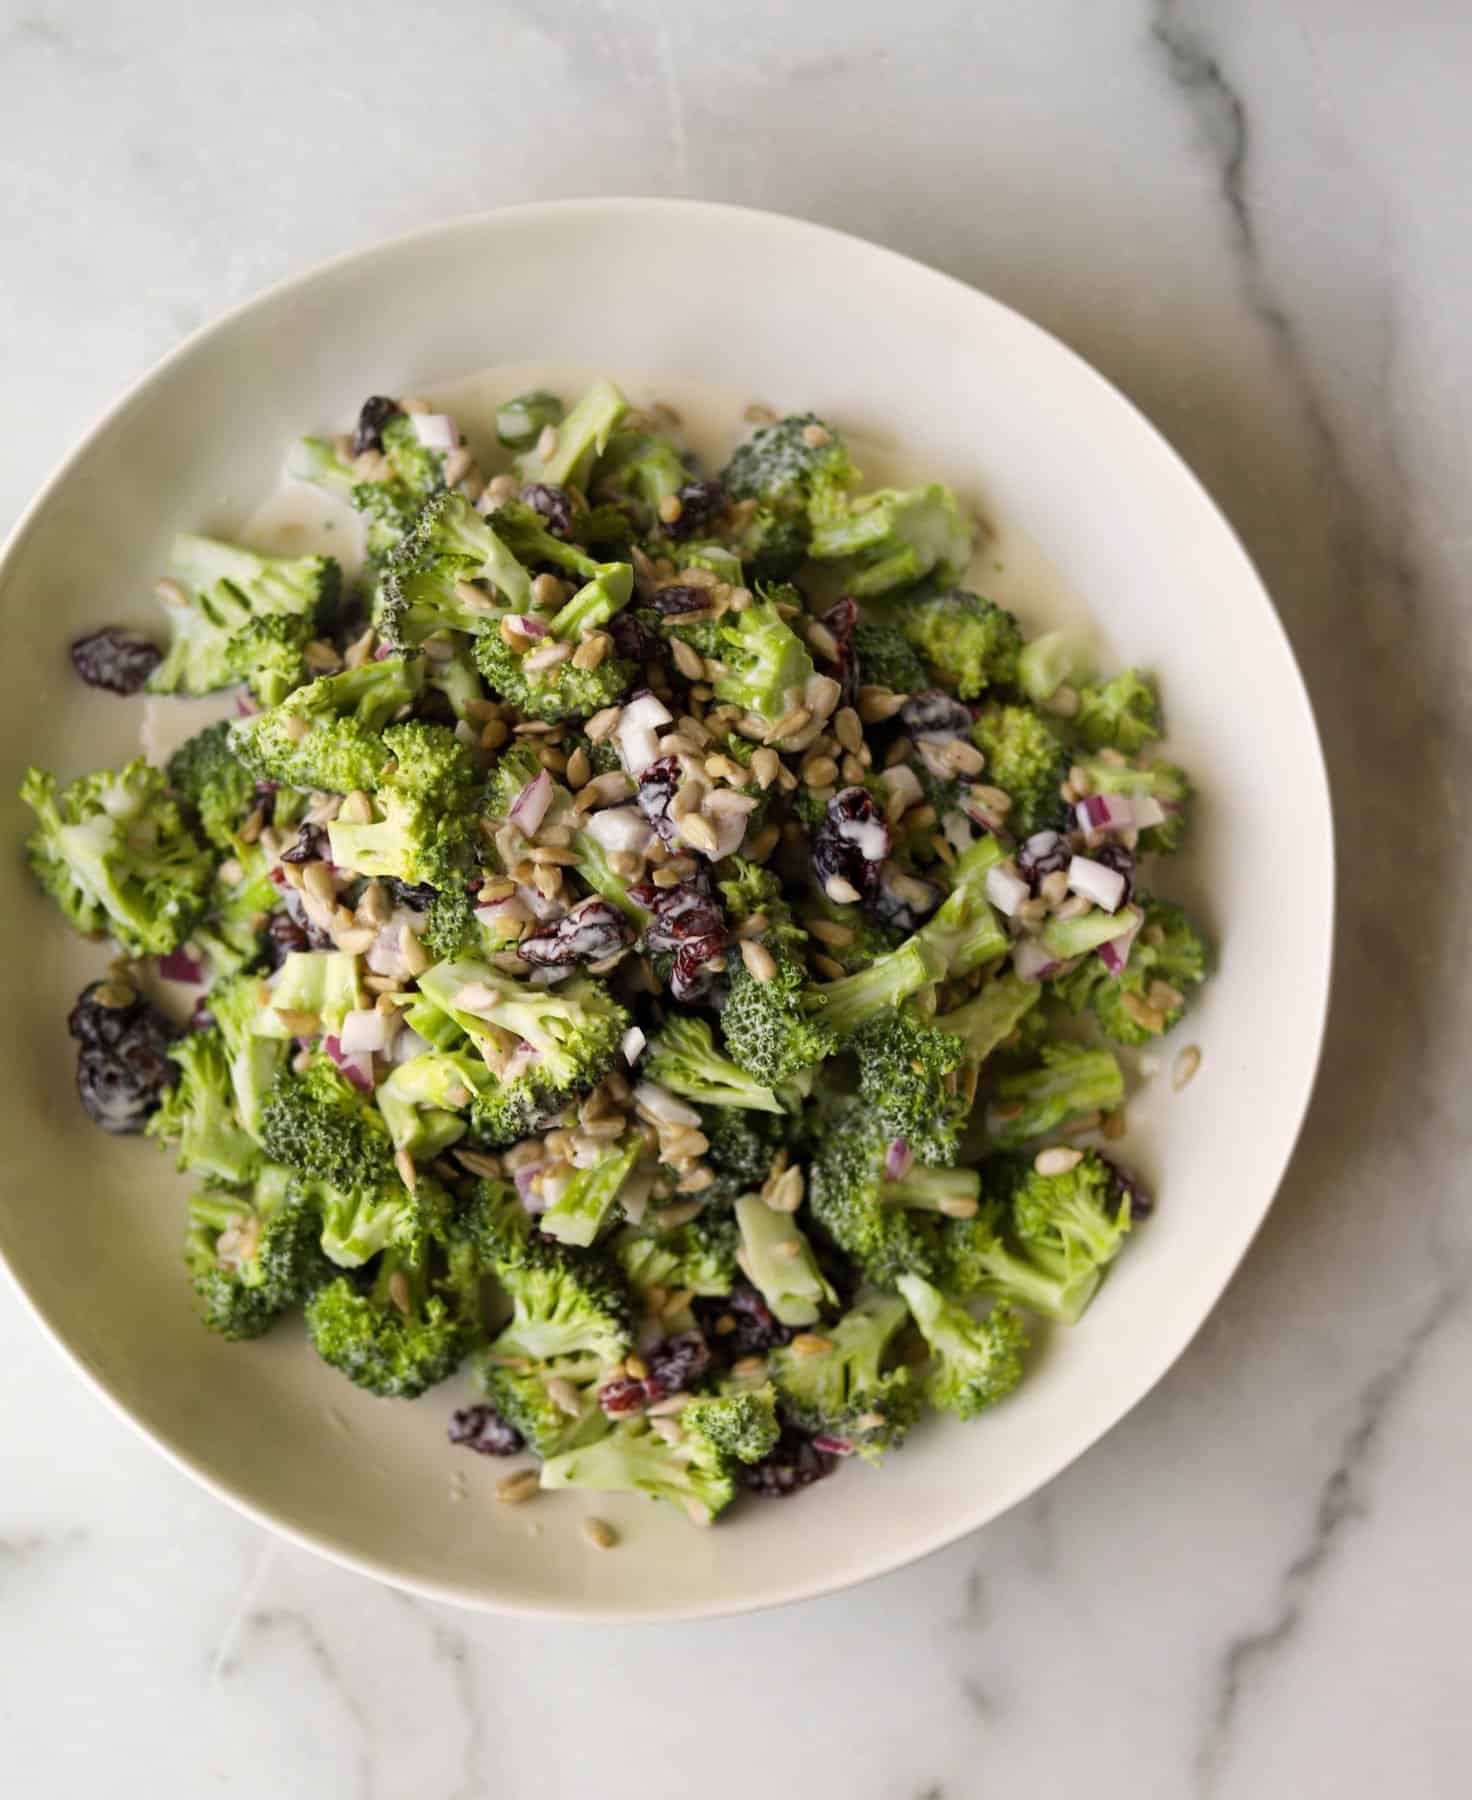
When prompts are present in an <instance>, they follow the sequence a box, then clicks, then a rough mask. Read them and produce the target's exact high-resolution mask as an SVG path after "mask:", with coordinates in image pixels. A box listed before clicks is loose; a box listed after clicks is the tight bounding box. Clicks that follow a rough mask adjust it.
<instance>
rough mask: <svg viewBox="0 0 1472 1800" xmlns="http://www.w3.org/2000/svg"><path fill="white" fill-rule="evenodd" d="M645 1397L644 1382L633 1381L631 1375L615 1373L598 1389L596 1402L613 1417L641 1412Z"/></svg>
mask: <svg viewBox="0 0 1472 1800" xmlns="http://www.w3.org/2000/svg"><path fill="white" fill-rule="evenodd" d="M646 1398H647V1396H646V1394H645V1391H644V1383H643V1382H642V1381H635V1380H634V1378H633V1376H632V1375H616V1376H615V1377H614V1378H613V1380H612V1381H605V1382H604V1384H603V1386H602V1387H601V1388H599V1390H598V1404H599V1405H600V1406H601V1407H602V1408H603V1410H604V1412H606V1413H607V1414H608V1415H609V1417H610V1418H614V1419H617V1418H620V1417H622V1416H623V1415H624V1414H626V1413H633V1412H642V1411H643V1410H644V1403H645V1400H646Z"/></svg>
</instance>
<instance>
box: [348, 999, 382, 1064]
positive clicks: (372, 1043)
mask: <svg viewBox="0 0 1472 1800" xmlns="http://www.w3.org/2000/svg"><path fill="white" fill-rule="evenodd" d="M338 1042H339V1043H340V1044H341V1046H342V1049H343V1051H344V1053H345V1054H346V1055H348V1056H356V1055H357V1054H358V1052H359V1051H366V1052H367V1053H368V1054H369V1055H371V1054H372V1053H373V1051H375V1050H382V1049H383V1047H384V1044H385V1043H386V1042H387V1034H386V1033H385V1030H384V1017H383V1014H382V1013H381V1012H379V1011H378V1010H377V1008H375V1007H363V1008H361V1009H360V1010H358V1011H357V1012H350V1013H349V1014H348V1015H347V1017H346V1018H345V1019H344V1020H343V1022H342V1032H341V1035H340V1036H339V1039H338Z"/></svg>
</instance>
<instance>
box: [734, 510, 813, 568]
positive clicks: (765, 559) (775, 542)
mask: <svg viewBox="0 0 1472 1800" xmlns="http://www.w3.org/2000/svg"><path fill="white" fill-rule="evenodd" d="M808 531H809V528H808V521H807V516H806V514H804V513H781V512H773V511H772V509H771V508H770V507H767V506H757V507H756V509H755V511H754V512H753V513H752V515H751V517H750V518H748V519H744V520H742V522H741V523H740V524H738V525H737V526H736V528H735V530H734V532H733V534H732V540H731V541H732V545H733V547H734V549H735V550H736V552H737V554H738V556H739V557H740V558H741V561H742V562H743V563H744V564H745V566H746V580H747V581H748V582H749V583H751V582H768V581H790V580H791V579H792V577H793V576H794V575H795V574H796V573H797V571H798V570H799V569H800V568H801V567H802V565H803V563H804V562H805V561H806V560H807V554H808Z"/></svg>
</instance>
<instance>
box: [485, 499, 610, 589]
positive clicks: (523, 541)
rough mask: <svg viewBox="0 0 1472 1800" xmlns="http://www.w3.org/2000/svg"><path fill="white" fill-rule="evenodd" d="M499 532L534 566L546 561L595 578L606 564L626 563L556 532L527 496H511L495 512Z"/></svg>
mask: <svg viewBox="0 0 1472 1800" xmlns="http://www.w3.org/2000/svg"><path fill="white" fill-rule="evenodd" d="M491 525H492V526H493V528H494V529H495V533H496V536H497V537H498V538H499V539H500V540H501V542H502V543H503V544H505V545H506V547H507V549H509V550H510V551H511V553H512V555H513V556H515V557H518V558H519V559H520V560H521V561H522V562H524V563H526V564H528V565H529V566H531V567H541V566H542V565H546V566H548V567H551V568H555V569H560V570H562V571H563V573H564V574H566V575H576V576H578V577H580V578H581V580H583V581H594V580H596V579H597V577H598V576H599V575H600V574H601V573H602V572H603V570H604V568H605V567H607V568H614V569H617V568H623V567H626V566H627V565H625V564H623V563H610V564H606V565H605V564H603V563H600V562H599V561H598V559H597V558H596V557H594V556H589V555H588V553H587V551H586V550H584V549H583V548H582V547H581V545H579V544H576V543H573V542H570V541H569V540H568V539H567V538H560V537H557V536H555V535H554V533H553V532H552V531H551V530H550V529H549V527H548V523H547V520H546V518H545V517H544V516H543V515H542V514H541V513H539V512H538V511H537V509H536V507H534V506H528V505H527V503H526V502H525V501H524V500H508V501H506V502H504V503H503V504H502V505H501V506H498V507H497V508H496V510H495V512H494V513H492V515H491Z"/></svg>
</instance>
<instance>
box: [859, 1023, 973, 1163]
mask: <svg viewBox="0 0 1472 1800" xmlns="http://www.w3.org/2000/svg"><path fill="white" fill-rule="evenodd" d="M848 1048H849V1049H850V1050H851V1051H852V1052H853V1053H854V1055H855V1057H856V1058H857V1060H858V1065H859V1098H860V1100H861V1101H862V1102H863V1103H864V1105H865V1106H866V1107H867V1108H868V1110H869V1111H870V1113H871V1114H872V1116H873V1118H874V1120H875V1122H876V1124H877V1125H878V1127H879V1129H880V1130H882V1131H883V1132H884V1134H885V1136H886V1137H888V1138H903V1139H904V1141H905V1143H906V1144H907V1145H908V1146H909V1148H910V1152H911V1154H912V1155H914V1156H917V1157H918V1158H919V1159H920V1161H921V1162H924V1163H948V1162H952V1161H954V1159H955V1154H956V1134H957V1131H958V1129H959V1127H960V1124H961V1122H962V1120H963V1119H964V1117H965V1113H966V1105H965V1102H964V1101H963V1100H962V1099H961V1097H960V1095H959V1094H958V1092H957V1080H956V1070H957V1069H958V1068H959V1067H960V1065H961V1061H962V1058H963V1055H964V1051H963V1048H962V1046H961V1044H960V1042H959V1041H958V1040H957V1039H956V1038H954V1037H952V1036H951V1035H950V1034H949V1033H948V1032H946V1031H944V1030H941V1029H939V1027H938V1025H934V1026H932V1025H926V1024H924V1023H923V1022H922V1021H921V1020H919V1019H917V1018H915V1017H914V1016H913V1015H912V1014H911V1013H909V1012H907V1011H903V1010H892V1011H885V1012H880V1013H876V1014H875V1015H874V1016H873V1017H872V1018H871V1019H868V1020H867V1021H866V1022H865V1023H864V1024H863V1025H862V1026H860V1028H859V1030H858V1031H857V1032H855V1033H854V1035H853V1036H852V1037H851V1038H850V1039H849V1040H848Z"/></svg>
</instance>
